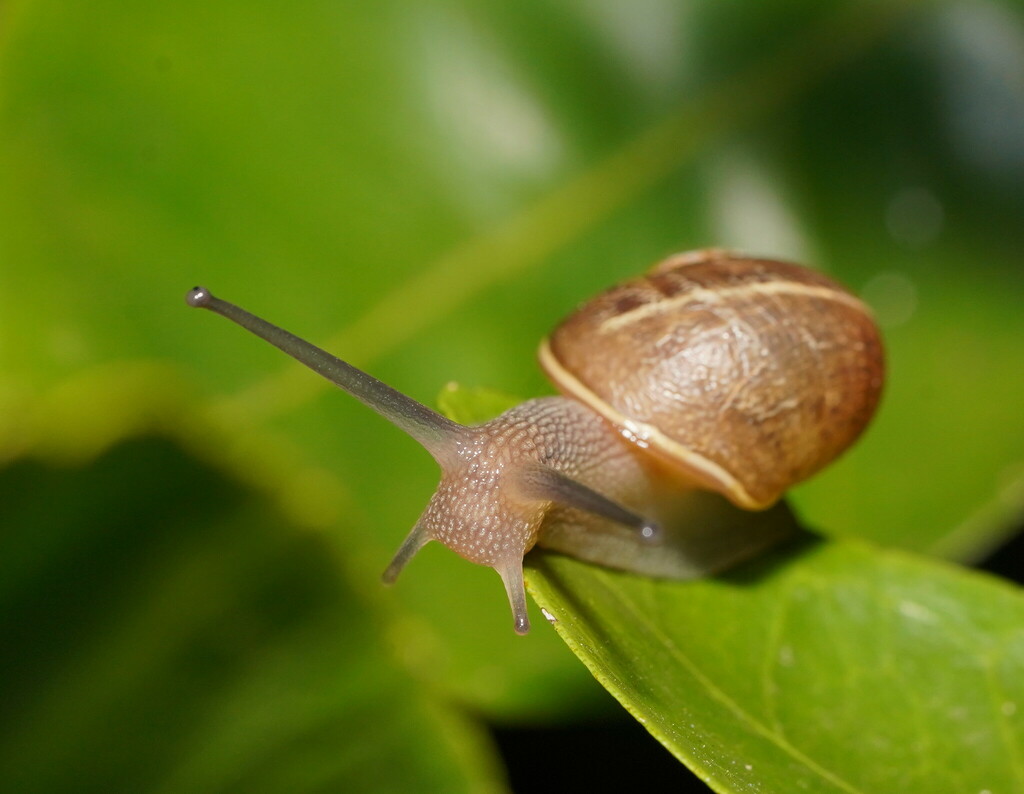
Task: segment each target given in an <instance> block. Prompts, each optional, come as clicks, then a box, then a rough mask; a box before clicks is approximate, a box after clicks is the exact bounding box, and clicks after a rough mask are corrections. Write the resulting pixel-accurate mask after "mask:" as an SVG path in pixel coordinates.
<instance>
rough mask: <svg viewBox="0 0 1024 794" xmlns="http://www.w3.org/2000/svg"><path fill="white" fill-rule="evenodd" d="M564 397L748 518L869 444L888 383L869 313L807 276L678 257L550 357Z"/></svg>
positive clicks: (545, 352) (782, 268) (583, 315)
mask: <svg viewBox="0 0 1024 794" xmlns="http://www.w3.org/2000/svg"><path fill="white" fill-rule="evenodd" d="M540 360H541V364H542V366H543V367H544V368H545V370H547V372H548V374H549V376H550V377H551V378H552V380H553V382H554V383H555V385H556V386H557V387H558V388H559V389H560V390H561V391H562V392H563V393H565V394H567V395H570V396H572V397H575V398H576V399H579V400H581V401H583V402H584V403H586V404H588V405H590V406H591V407H592V408H593V409H594V410H596V411H597V412H598V413H600V414H601V415H602V416H604V417H605V419H607V420H608V421H609V422H611V423H612V424H613V425H615V426H616V427H617V428H618V429H619V431H620V432H621V433H622V434H623V435H624V436H625V437H626V438H627V439H629V440H630V441H632V442H633V443H636V444H639V445H640V446H643V447H648V448H650V450H651V451H652V452H653V453H654V454H656V455H659V456H660V457H662V458H663V459H664V460H665V461H667V462H669V463H670V464H671V465H672V466H674V467H676V468H677V469H678V470H680V473H681V474H682V475H683V476H685V477H687V478H690V479H691V480H693V481H694V482H696V483H697V484H699V485H701V486H703V487H707V488H710V489H712V490H716V491H719V492H720V493H722V494H724V495H725V496H727V497H728V498H729V499H731V500H732V501H733V502H734V503H736V504H737V505H739V506H741V507H746V508H752V509H759V508H764V507H767V506H769V505H771V504H773V503H774V502H775V501H776V500H778V498H779V497H780V496H781V495H782V494H783V492H785V491H786V490H787V489H788V488H789V487H791V486H792V485H794V484H796V483H798V482H800V481H801V480H804V479H806V478H807V477H810V476H811V475H812V474H814V473H815V472H816V471H818V470H819V469H821V468H822V467H823V466H825V465H826V464H828V463H829V462H830V461H831V460H833V459H834V458H835V457H836V456H838V455H839V454H840V453H842V452H843V450H845V449H846V448H847V447H848V446H849V445H850V444H851V443H853V441H854V440H855V439H856V438H857V437H858V436H859V435H860V434H861V432H862V431H863V430H864V428H865V426H866V425H867V423H868V422H869V420H870V419H871V416H872V415H873V413H874V411H875V407H876V405H877V403H878V399H879V396H880V393H881V389H882V382H883V379H884V364H883V352H882V343H881V339H880V336H879V333H878V329H877V327H876V325H875V323H874V321H873V319H872V316H871V313H870V311H869V310H868V309H867V308H866V307H865V306H864V304H863V303H861V301H860V300H858V299H857V298H856V297H855V296H853V295H852V294H851V293H850V292H848V291H847V290H845V289H844V288H843V287H841V286H839V285H838V284H836V283H835V282H834V281H832V280H831V279H829V278H827V277H826V276H824V275H822V274H821V273H819V272H817V271H814V270H810V269H807V268H804V267H801V266H799V265H794V264H790V263H786V262H778V261H774V260H767V259H755V258H750V257H747V256H743V255H739V254H734V253H730V252H727V251H697V252H692V253H687V254H679V255H676V256H673V257H670V258H668V259H666V260H664V261H663V262H661V263H659V264H658V265H656V266H655V267H654V268H652V269H651V271H650V272H649V273H647V274H646V275H645V276H642V277H640V278H637V279H633V280H631V281H627V282H625V283H623V284H620V285H619V286H616V287H613V288H612V289H610V290H608V291H606V292H604V293H602V294H600V295H598V296H597V297H595V298H594V299H592V300H590V301H588V302H587V303H586V304H585V305H584V306H582V307H581V308H580V309H579V310H577V311H576V312H575V313H573V314H572V315H570V316H569V317H568V318H566V320H565V321H564V322H562V324H561V325H559V326H558V327H557V328H556V329H555V331H554V332H553V333H552V335H551V336H550V338H549V339H547V340H545V341H544V343H542V345H541V350H540Z"/></svg>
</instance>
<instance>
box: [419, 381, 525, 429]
mask: <svg viewBox="0 0 1024 794" xmlns="http://www.w3.org/2000/svg"><path fill="white" fill-rule="evenodd" d="M521 402H522V399H521V398H519V397H513V396H512V395H511V394H503V393H502V392H499V391H495V390H494V389H486V388H483V387H478V388H475V389H467V388H465V387H464V386H460V385H459V384H457V383H449V384H448V385H447V386H445V387H444V390H443V391H442V392H441V393H440V394H439V395H438V396H437V408H438V410H439V411H440V412H441V413H443V414H444V415H445V416H447V417H448V418H449V419H453V420H454V421H456V422H459V423H460V424H463V425H478V424H482V423H483V422H486V421H487V420H489V419H493V418H494V417H496V416H498V415H499V414H501V413H504V412H505V411H507V410H508V409H509V408H512V407H513V406H515V405H518V404H519V403H521Z"/></svg>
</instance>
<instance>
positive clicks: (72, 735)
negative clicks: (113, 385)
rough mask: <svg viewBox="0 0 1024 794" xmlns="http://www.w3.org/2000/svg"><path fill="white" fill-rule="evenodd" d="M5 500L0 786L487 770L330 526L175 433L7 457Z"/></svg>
mask: <svg viewBox="0 0 1024 794" xmlns="http://www.w3.org/2000/svg"><path fill="white" fill-rule="evenodd" d="M0 504H2V505H3V511H2V512H0V615H2V618H0V633H2V634H3V637H4V642H3V650H2V652H0V700H2V701H3V703H4V708H3V712H2V716H0V789H2V790H4V791H12V792H13V791H17V792H22V793H23V794H30V792H58V791H78V792H112V791H133V792H163V793H164V794H169V793H170V792H177V791H181V792H190V793H191V792H214V791H235V790H237V791H242V790H244V791H260V792H276V791H279V792H289V794H291V793H292V792H304V791H317V792H321V791H395V792H399V791H410V790H415V791H426V790H436V791H442V790H443V791H466V792H470V791H473V792H481V791H500V790H501V789H502V785H501V783H500V774H499V773H497V772H496V769H495V761H494V759H493V757H492V754H491V751H490V748H489V747H488V746H487V741H486V740H485V739H484V738H483V737H482V736H481V735H480V734H479V732H478V730H477V729H476V728H475V727H473V726H471V725H470V724H468V723H466V722H464V721H463V719H462V718H461V717H459V716H458V715H457V714H455V713H454V712H453V711H451V710H449V709H448V708H444V707H442V706H441V705H440V704H439V703H437V702H436V701H435V700H434V699H433V698H431V697H429V696H427V695H426V694H425V693H424V692H423V691H422V689H421V688H420V687H419V686H418V685H417V683H416V682H415V681H414V680H413V679H412V678H411V677H410V676H409V675H408V673H407V672H406V671H405V670H404V669H403V668H402V667H401V666H400V665H399V664H398V663H397V662H396V661H395V659H394V658H393V656H392V651H391V648H390V647H389V643H388V641H387V625H388V621H387V619H386V613H385V612H384V611H383V610H381V609H380V608H379V607H378V606H377V605H375V604H373V603H371V602H368V600H367V599H366V598H365V597H363V596H361V595H360V594H358V593H357V592H356V591H355V590H354V589H353V587H352V586H351V585H350V584H349V583H347V582H346V580H345V578H344V577H343V576H342V575H341V569H342V567H343V566H341V565H339V561H340V560H341V559H342V558H343V550H342V549H340V548H339V547H338V544H337V543H336V542H333V541H332V540H331V538H330V537H329V536H327V535H326V534H324V533H322V532H321V531H318V530H314V529H311V528H310V527H304V526H301V525H299V526H297V525H295V524H294V522H291V521H289V520H287V519H285V518H284V517H283V515H282V514H281V513H280V511H279V510H277V509H276V507H275V506H273V505H272V504H269V503H268V500H267V498H266V497H263V496H260V495H257V494H255V493H253V492H252V491H251V490H250V489H247V488H244V487H242V486H240V485H239V484H237V483H236V482H233V481H232V480H231V479H230V478H228V477H226V476H225V475H224V474H223V473H222V472H220V471H218V470H216V469H214V468H212V467H210V466H208V465H201V464H199V463H197V462H196V461H195V460H194V459H192V458H190V457H188V456H187V455H185V454H184V453H183V452H182V451H181V450H180V449H179V448H178V447H177V446H175V445H174V444H171V443H170V442H167V441H163V440H153V439H149V440H138V441H131V442H124V443H121V444H118V445H117V446H115V447H114V448H112V449H110V450H109V451H107V452H106V453H105V454H103V455H101V456H100V457H99V458H97V459H96V460H94V461H92V462H89V463H87V464H84V465H81V466H74V467H69V466H67V465H56V464H52V463H45V462H41V461H40V460H38V459H22V460H19V461H17V462H14V463H12V464H10V465H9V466H7V467H6V468H4V469H2V470H0Z"/></svg>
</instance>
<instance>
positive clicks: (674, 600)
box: [528, 541, 1024, 794]
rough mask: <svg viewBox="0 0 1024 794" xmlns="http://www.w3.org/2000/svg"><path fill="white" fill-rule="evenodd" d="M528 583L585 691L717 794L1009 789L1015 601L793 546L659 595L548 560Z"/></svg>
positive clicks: (939, 572)
mask: <svg viewBox="0 0 1024 794" xmlns="http://www.w3.org/2000/svg"><path fill="white" fill-rule="evenodd" d="M528 583H529V586H530V589H531V592H532V593H533V594H534V596H535V598H536V599H537V600H538V602H539V603H540V604H541V605H542V606H543V607H544V609H545V610H546V612H547V615H548V616H549V620H550V621H551V622H552V623H553V624H554V626H555V629H556V631H558V633H559V635H561V636H562V638H563V639H564V640H565V641H566V642H567V643H568V644H569V646H570V647H571V648H572V649H573V651H574V652H575V653H576V654H577V655H578V656H579V657H580V658H581V659H582V660H583V662H584V663H585V664H586V665H587V667H588V668H589V669H590V670H591V672H592V673H593V674H594V675H595V676H596V677H597V679H598V680H599V681H600V682H601V683H602V684H603V685H604V686H605V687H606V688H607V689H608V690H609V691H610V692H611V693H612V694H613V695H614V696H615V697H616V698H617V699H618V700H619V701H620V702H621V703H622V704H623V705H624V706H625V707H626V708H627V709H628V710H629V711H630V712H631V713H632V714H633V715H634V716H635V717H636V718H637V719H638V720H639V721H640V722H641V723H642V724H643V725H644V726H645V727H646V728H647V730H649V731H650V732H651V734H653V735H654V736H655V737H656V738H657V739H658V740H659V741H660V742H661V743H662V744H664V745H665V746H666V747H667V748H668V749H669V750H670V751H671V752H672V753H674V754H675V755H676V757H678V758H679V759H680V760H682V761H684V762H685V763H686V764H687V765H688V766H690V767H691V768H692V769H693V770H694V771H695V772H696V773H697V774H698V775H699V776H700V777H701V778H702V779H704V780H705V781H707V782H708V784H709V785H711V787H712V788H713V789H714V790H715V791H718V792H739V791H764V792H775V791H815V792H845V793H846V794H852V793H853V792H865V793H866V792H880V791H901V792H927V794H941V793H942V792H950V794H954V793H959V792H965V791H973V792H978V791H991V792H1000V791H1019V790H1021V789H1022V788H1024V598H1022V596H1021V593H1020V591H1019V590H1018V589H1016V588H1013V587H1010V586H1008V585H1007V584H1005V583H1004V582H1001V581H998V580H996V579H993V578H991V577H988V576H983V575H978V574H975V573H971V572H967V571H963V570H958V569H956V568H953V567H951V566H949V565H946V564H943V563H937V562H933V561H928V560H925V559H921V558H917V557H914V556H910V555H908V554H906V553H901V552H893V551H882V550H879V549H877V548H873V547H870V546H866V545H861V544H858V543H852V542H850V543H839V542H823V541H804V542H802V543H801V544H800V545H798V546H795V547H791V548H789V549H787V550H784V551H780V552H779V553H777V554H775V555H772V556H771V557H770V558H767V559H764V560H762V561H759V562H757V563H755V564H752V565H748V566H745V567H744V568H742V569H739V570H737V571H735V572H734V573H732V574H729V575H725V576H721V577H716V578H713V579H709V580H706V581H702V582H693V583H669V582H664V581H656V580H652V579H646V578H642V577H636V576H631V575H628V574H620V573H614V572H610V571H605V570H601V569H598V568H595V567H593V566H589V565H586V564H583V563H580V562H577V561H574V560H571V559H568V558H564V557H559V556H556V555H543V556H540V555H536V556H532V557H531V562H530V567H529V574H528Z"/></svg>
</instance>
